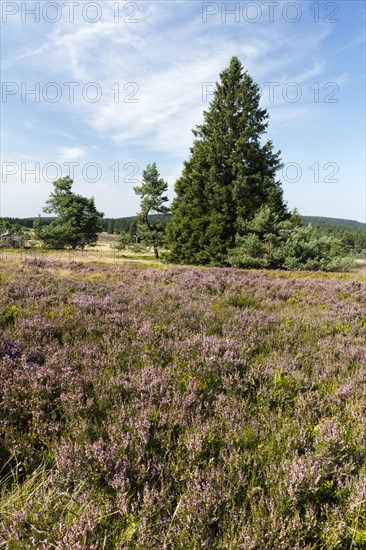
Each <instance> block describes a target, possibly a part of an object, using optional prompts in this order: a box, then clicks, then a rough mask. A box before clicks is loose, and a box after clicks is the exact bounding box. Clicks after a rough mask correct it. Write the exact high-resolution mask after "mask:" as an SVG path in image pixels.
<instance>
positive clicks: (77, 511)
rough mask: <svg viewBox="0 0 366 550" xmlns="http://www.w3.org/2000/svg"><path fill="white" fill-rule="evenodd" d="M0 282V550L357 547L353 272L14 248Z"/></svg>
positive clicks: (362, 332) (357, 313) (361, 471)
mask: <svg viewBox="0 0 366 550" xmlns="http://www.w3.org/2000/svg"><path fill="white" fill-rule="evenodd" d="M4 258H5V261H4ZM0 286H1V294H0V407H1V408H0V434H1V439H0V464H1V496H0V548H4V549H9V550H26V549H31V548H32V549H33V548H35V549H37V550H46V549H47V550H48V549H58V550H77V549H80V550H102V549H106V550H108V549H119V550H122V549H139V550H148V549H151V550H152V549H164V550H170V549H171V550H196V549H243V550H250V549H256V550H265V549H273V550H281V549H289V550H290V549H291V550H296V549H328V550H334V549H359V550H361V549H364V548H366V504H365V503H366V367H365V364H366V344H365V336H366V292H365V291H366V282H365V279H364V277H362V276H361V275H357V274H343V275H340V274H338V275H337V274H327V275H325V274H322V273H317V274H316V273H311V274H310V273H304V272H303V273H289V272H284V271H283V272H280V271H277V272H275V271H268V272H265V271H241V270H235V269H218V268H212V269H211V268H210V269H198V268H183V267H179V268H172V267H170V266H161V265H158V264H156V265H154V264H151V265H149V264H148V263H147V262H145V263H144V262H142V263H135V264H133V263H131V262H124V263H123V262H120V263H117V262H114V263H111V264H109V265H108V264H102V263H97V262H80V261H67V260H66V259H65V256H64V259H62V256H60V258H59V259H53V258H52V257H47V256H46V255H44V257H41V255H39V256H38V257H35V256H34V257H32V256H29V257H28V258H27V257H22V258H21V259H20V260H19V261H16V254H15V253H14V254H13V255H10V256H9V257H6V256H4V257H3V262H2V265H1V268H0Z"/></svg>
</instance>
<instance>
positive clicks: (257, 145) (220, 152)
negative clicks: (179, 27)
mask: <svg viewBox="0 0 366 550" xmlns="http://www.w3.org/2000/svg"><path fill="white" fill-rule="evenodd" d="M259 103H260V90H259V87H258V85H257V84H255V83H254V81H253V79H252V78H251V76H250V75H249V74H248V73H247V72H243V67H242V65H241V63H240V61H239V59H238V58H237V57H233V58H232V59H231V62H230V65H229V67H228V68H227V69H225V70H224V71H223V72H222V73H221V75H220V81H219V82H218V83H216V89H215V92H214V97H213V100H212V102H211V103H210V106H209V109H208V110H207V111H205V112H204V122H203V124H201V125H199V126H197V127H196V129H195V130H193V134H194V136H195V140H194V142H193V146H192V148H191V155H190V158H189V160H188V161H187V162H185V163H184V169H183V173H182V176H181V177H180V178H179V179H178V181H177V182H176V187H175V191H176V198H175V199H174V201H173V205H172V220H171V223H170V224H169V231H168V244H169V248H170V253H169V256H168V258H169V260H170V261H175V262H186V263H205V264H208V263H214V264H224V263H226V258H227V253H228V250H230V249H231V248H232V247H233V246H234V243H235V236H236V234H237V233H238V231H239V229H240V226H241V224H242V223H243V221H246V220H250V219H252V218H253V217H254V216H255V214H256V212H257V211H258V209H259V208H260V207H261V206H263V205H268V206H269V207H270V208H271V210H273V212H275V213H276V215H277V216H278V217H279V218H280V219H282V218H286V216H287V212H286V207H285V204H284V202H283V197H282V189H281V185H280V182H278V181H276V177H275V174H276V171H277V170H278V169H279V168H280V167H281V162H280V152H277V153H276V152H274V151H273V145H272V142H271V141H267V142H266V143H264V144H262V142H261V138H262V135H263V134H264V133H265V132H266V130H267V126H268V113H267V111H266V109H262V108H261V107H260V105H259Z"/></svg>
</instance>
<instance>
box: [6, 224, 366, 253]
mask: <svg viewBox="0 0 366 550" xmlns="http://www.w3.org/2000/svg"><path fill="white" fill-rule="evenodd" d="M159 217H160V216H159V215H156V216H151V221H154V219H157V218H159ZM163 217H164V219H166V220H169V218H170V216H169V215H164V216H163ZM36 219H37V218H35V217H34V218H32V217H30V218H8V217H4V218H0V221H8V222H10V223H11V224H14V225H15V224H19V225H21V226H23V227H27V228H29V229H31V228H32V227H33V222H34V220H36ZM41 219H42V223H43V224H45V225H47V224H49V223H51V221H52V220H53V219H54V218H53V217H42V218H41ZM302 221H303V224H304V225H305V226H306V225H309V224H310V223H311V224H312V226H313V227H316V228H317V230H318V231H319V233H320V234H321V235H331V236H333V237H338V238H339V239H342V241H343V242H344V244H345V247H346V251H347V253H354V254H357V255H360V254H366V223H361V222H358V221H355V220H344V219H341V218H325V217H319V216H302ZM136 225H137V216H129V217H125V218H104V219H103V220H102V228H103V231H105V232H107V233H110V234H117V235H119V234H121V233H129V234H131V235H133V234H134V233H135V230H136Z"/></svg>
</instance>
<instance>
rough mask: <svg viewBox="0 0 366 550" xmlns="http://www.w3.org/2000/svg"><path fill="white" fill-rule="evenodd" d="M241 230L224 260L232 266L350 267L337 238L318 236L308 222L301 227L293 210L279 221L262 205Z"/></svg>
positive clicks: (322, 268)
mask: <svg viewBox="0 0 366 550" xmlns="http://www.w3.org/2000/svg"><path fill="white" fill-rule="evenodd" d="M240 230H241V231H240V233H241V234H238V235H237V237H236V241H235V247H234V248H233V249H232V250H231V251H230V253H229V255H228V259H227V261H228V263H229V264H230V265H232V266H236V267H259V268H263V267H268V268H280V269H281V268H282V269H300V270H301V269H305V270H323V271H348V270H349V269H351V268H352V266H353V261H352V260H351V259H350V258H345V257H344V254H345V252H344V245H343V243H342V242H341V240H340V239H337V238H336V237H331V236H325V235H323V236H321V235H320V234H319V233H318V232H317V230H315V229H314V228H313V227H312V226H311V225H308V226H307V227H302V226H301V221H300V217H299V216H298V214H297V212H296V211H295V212H294V213H293V214H292V215H291V217H290V218H289V219H288V220H286V221H279V219H278V217H277V215H276V214H275V213H274V212H271V210H270V208H269V207H267V206H266V207H262V208H261V209H260V210H259V211H258V212H257V214H256V216H255V217H254V218H253V220H251V221H250V222H246V223H245V224H243V225H242V227H241V228H240Z"/></svg>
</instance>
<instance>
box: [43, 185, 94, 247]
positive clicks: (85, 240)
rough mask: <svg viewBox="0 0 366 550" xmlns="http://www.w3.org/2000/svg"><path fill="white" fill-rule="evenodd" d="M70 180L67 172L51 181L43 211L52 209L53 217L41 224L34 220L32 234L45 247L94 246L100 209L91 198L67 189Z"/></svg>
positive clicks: (69, 186) (50, 211)
mask: <svg viewBox="0 0 366 550" xmlns="http://www.w3.org/2000/svg"><path fill="white" fill-rule="evenodd" d="M72 184H73V180H72V179H71V178H69V177H68V176H67V177H65V178H60V179H58V180H57V181H54V182H53V186H54V190H53V192H52V193H51V194H50V198H49V199H48V201H47V203H46V206H45V207H44V208H43V211H44V212H46V213H49V214H51V213H55V214H56V215H57V218H56V219H55V220H53V221H52V222H51V223H50V224H49V225H47V226H46V227H45V228H42V226H41V222H40V221H37V222H36V224H35V234H36V236H37V238H39V239H40V240H42V241H43V244H44V246H46V247H48V248H58V249H62V248H66V247H70V248H73V249H75V248H81V249H84V248H85V246H95V245H96V243H97V240H98V232H99V231H101V229H102V227H101V219H102V217H103V213H102V212H98V210H97V209H96V207H95V204H94V198H93V197H92V198H86V197H83V196H81V195H78V194H76V193H73V192H72V191H71V187H72Z"/></svg>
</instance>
